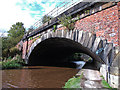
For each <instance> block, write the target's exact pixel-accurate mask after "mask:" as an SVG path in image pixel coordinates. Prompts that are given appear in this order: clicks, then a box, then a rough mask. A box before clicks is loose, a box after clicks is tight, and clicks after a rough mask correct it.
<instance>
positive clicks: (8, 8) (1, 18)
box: [0, 0, 61, 35]
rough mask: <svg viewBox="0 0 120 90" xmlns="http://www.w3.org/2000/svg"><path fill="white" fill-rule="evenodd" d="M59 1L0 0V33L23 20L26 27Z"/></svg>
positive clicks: (59, 0) (59, 1)
mask: <svg viewBox="0 0 120 90" xmlns="http://www.w3.org/2000/svg"><path fill="white" fill-rule="evenodd" d="M60 3H61V0H0V35H1V33H6V32H7V31H8V30H10V27H11V26H12V25H13V24H15V23H16V22H23V23H24V27H25V28H26V29H28V28H29V27H30V26H31V25H33V24H34V23H35V22H36V21H38V20H39V19H40V18H41V17H42V16H43V15H45V14H47V13H48V12H50V11H51V10H52V9H54V8H55V7H56V6H57V5H59V4H60Z"/></svg>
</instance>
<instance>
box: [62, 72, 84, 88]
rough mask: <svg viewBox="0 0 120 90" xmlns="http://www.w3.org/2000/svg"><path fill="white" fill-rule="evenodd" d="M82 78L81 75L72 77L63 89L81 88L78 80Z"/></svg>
mask: <svg viewBox="0 0 120 90" xmlns="http://www.w3.org/2000/svg"><path fill="white" fill-rule="evenodd" d="M82 77H83V73H82V74H81V75H80V76H79V77H73V78H71V79H69V80H68V81H67V82H66V83H65V86H64V87H63V88H81V87H80V80H81V78H82Z"/></svg>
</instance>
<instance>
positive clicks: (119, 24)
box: [117, 2, 120, 46]
mask: <svg viewBox="0 0 120 90" xmlns="http://www.w3.org/2000/svg"><path fill="white" fill-rule="evenodd" d="M117 6H118V18H119V22H118V27H119V29H118V44H119V46H120V2H118V4H117Z"/></svg>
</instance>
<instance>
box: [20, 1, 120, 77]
mask: <svg viewBox="0 0 120 90" xmlns="http://www.w3.org/2000/svg"><path fill="white" fill-rule="evenodd" d="M98 1H99V0H98ZM100 1H101V0H100ZM63 14H65V15H68V16H72V17H73V19H75V20H76V23H75V29H74V30H70V31H68V30H65V27H63V26H62V25H59V24H58V19H57V18H58V17H61V16H62V15H63ZM53 25H56V26H57V28H56V30H55V31H54V30H53ZM119 28H120V2H104V3H103V2H99V3H98V2H79V3H77V4H76V5H74V6H73V7H70V8H69V9H67V10H66V11H64V12H63V13H61V14H60V15H58V16H56V17H55V18H54V19H52V20H50V21H48V22H47V23H45V24H43V25H42V26H39V25H38V27H37V28H35V30H34V31H33V32H30V33H27V34H25V35H24V37H23V39H22V41H21V42H22V45H21V46H22V48H21V49H22V52H23V53H22V58H23V59H25V61H26V63H27V64H38V63H39V61H40V59H43V58H44V59H45V60H47V59H49V60H50V59H51V60H56V58H54V57H57V59H63V58H65V57H66V56H69V55H71V54H73V53H76V52H78V53H79V52H80V53H85V54H87V55H89V56H91V57H92V58H93V59H94V60H96V61H98V62H100V63H104V64H106V65H107V66H108V69H107V70H108V72H109V67H112V66H115V67H116V66H117V64H116V62H118V63H119V61H118V59H119V56H120V53H119V51H120V48H119V46H120V31H119ZM62 57H63V58H62ZM117 58H118V59H117ZM43 62H44V61H43ZM97 65H98V66H99V64H97ZM104 76H105V75H104Z"/></svg>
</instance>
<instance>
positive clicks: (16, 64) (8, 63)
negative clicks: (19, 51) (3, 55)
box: [0, 55, 25, 69]
mask: <svg viewBox="0 0 120 90" xmlns="http://www.w3.org/2000/svg"><path fill="white" fill-rule="evenodd" d="M0 64H2V69H14V68H22V66H23V65H24V64H25V63H24V61H23V60H22V58H21V56H20V55H16V56H15V57H14V58H13V59H12V58H11V57H9V58H7V60H5V61H1V62H0Z"/></svg>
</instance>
